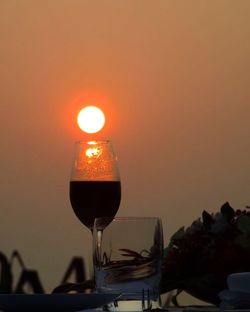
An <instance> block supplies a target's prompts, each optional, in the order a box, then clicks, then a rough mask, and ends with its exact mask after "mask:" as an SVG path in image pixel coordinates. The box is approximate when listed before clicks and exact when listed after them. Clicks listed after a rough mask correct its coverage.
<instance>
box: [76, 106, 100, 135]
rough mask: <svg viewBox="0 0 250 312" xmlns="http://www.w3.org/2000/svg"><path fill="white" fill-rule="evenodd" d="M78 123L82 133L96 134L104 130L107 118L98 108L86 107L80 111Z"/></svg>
mask: <svg viewBox="0 0 250 312" xmlns="http://www.w3.org/2000/svg"><path fill="white" fill-rule="evenodd" d="M77 123H78V126H79V127H80V129H81V130H82V131H84V132H87V133H96V132H98V131H100V130H101V129H102V128H103V126H104V123H105V116H104V113H103V111H102V110H101V109H100V108H98V107H96V106H86V107H84V108H83V109H81V110H80V112H79V114H78V116H77Z"/></svg>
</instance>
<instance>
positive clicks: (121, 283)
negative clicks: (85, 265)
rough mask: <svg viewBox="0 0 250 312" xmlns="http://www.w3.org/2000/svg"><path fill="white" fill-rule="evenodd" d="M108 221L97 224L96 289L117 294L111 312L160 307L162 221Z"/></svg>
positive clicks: (140, 219) (150, 219)
mask: <svg viewBox="0 0 250 312" xmlns="http://www.w3.org/2000/svg"><path fill="white" fill-rule="evenodd" d="M106 224H107V221H106V219H105V218H97V219H96V220H95V224H94V231H93V243H94V255H93V258H94V269H95V283H96V290H97V291H98V292H101V293H108V292H113V291H118V292H120V293H121V296H120V297H119V298H118V299H117V300H116V301H115V302H113V303H111V304H109V305H108V306H106V308H107V309H108V310H110V311H142V310H145V309H150V308H159V307H160V293H159V285H160V279H161V263H162V255H163V233H162V224H161V220H160V219H159V218H155V217H152V218H131V217H127V218H114V219H113V221H112V222H111V223H110V224H109V225H108V226H107V227H106Z"/></svg>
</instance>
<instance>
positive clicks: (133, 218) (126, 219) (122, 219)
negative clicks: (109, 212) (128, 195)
mask: <svg viewBox="0 0 250 312" xmlns="http://www.w3.org/2000/svg"><path fill="white" fill-rule="evenodd" d="M107 219H109V220H112V222H113V221H138V220H139V221H140V220H159V221H161V218H160V217H114V218H112V217H97V218H95V222H96V220H107Z"/></svg>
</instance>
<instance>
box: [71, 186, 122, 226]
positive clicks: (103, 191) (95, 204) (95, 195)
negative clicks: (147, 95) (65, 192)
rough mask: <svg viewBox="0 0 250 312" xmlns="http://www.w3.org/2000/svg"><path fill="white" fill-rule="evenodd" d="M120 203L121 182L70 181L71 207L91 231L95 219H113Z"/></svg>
mask: <svg viewBox="0 0 250 312" xmlns="http://www.w3.org/2000/svg"><path fill="white" fill-rule="evenodd" d="M120 201H121V183H120V181H70V202H71V206H72V208H73V210H74V212H75V214H76V216H77V217H78V219H79V220H80V221H81V222H82V223H83V224H84V225H86V226H87V227H88V228H89V229H91V230H92V229H93V225H94V221H95V218H98V217H111V218H113V217H114V216H115V214H116V213H117V211H118V208H119V205H120Z"/></svg>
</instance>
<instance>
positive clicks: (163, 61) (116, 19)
mask: <svg viewBox="0 0 250 312" xmlns="http://www.w3.org/2000/svg"><path fill="white" fill-rule="evenodd" d="M0 38H1V49H0V59H1V62H0V63H1V64H0V82H1V84H0V99H1V105H0V119H1V120H0V122H1V130H2V136H1V154H0V159H1V161H0V164H1V177H2V185H1V192H0V194H1V203H2V208H1V230H0V231H1V232H0V233H1V234H2V235H1V237H2V241H1V246H2V247H1V249H2V250H3V251H5V252H6V253H7V254H9V253H10V252H11V251H12V250H13V249H14V248H18V249H20V251H21V252H22V253H23V255H24V257H25V259H26V262H27V264H28V265H30V266H33V267H36V268H39V270H41V274H43V275H44V276H45V275H46V272H47V271H48V270H49V268H50V269H51V268H52V267H54V263H51V262H50V261H51V260H49V259H48V254H50V253H52V254H55V248H56V254H57V257H58V259H60V261H59V264H58V266H57V271H56V273H55V274H57V275H58V278H57V279H59V276H61V275H62V271H63V270H64V268H65V266H66V264H67V263H68V261H69V260H68V259H70V258H71V255H73V254H80V255H83V256H85V257H86V258H87V260H91V255H90V248H91V247H90V233H89V232H88V231H87V229H85V228H83V227H82V226H81V224H80V222H79V221H78V220H77V219H76V218H75V216H74V214H73V212H72V210H71V207H70V204H69V200H68V180H69V172H70V166H71V160H72V153H73V144H74V141H76V140H79V139H89V138H90V136H89V135H86V134H84V133H82V132H81V131H80V129H79V128H78V126H77V124H76V116H77V113H78V112H79V110H80V108H81V107H83V106H85V105H88V104H91V105H97V106H100V108H102V109H103V111H104V112H105V114H106V125H105V127H104V129H103V130H102V131H101V132H100V133H99V134H98V135H97V136H96V137H95V138H106V139H111V140H112V141H113V144H114V147H115V151H116V153H117V155H118V158H119V164H120V171H121V177H122V190H123V198H122V204H121V208H120V211H119V215H123V216H125V215H126V216H128V215H138V216H140V215H145V216H151V215H158V216H160V217H162V219H163V224H164V233H165V241H166V242H167V240H168V239H169V236H170V235H171V234H172V233H173V232H174V231H175V230H176V229H177V228H178V227H180V226H181V225H188V224H190V222H191V221H192V220H194V219H195V218H197V217H199V216H200V215H201V212H202V210H203V209H207V210H208V211H211V212H212V211H217V210H218V209H219V207H220V206H221V205H222V204H223V203H224V202H225V201H229V202H230V203H231V205H232V206H234V207H235V208H241V207H243V206H244V205H246V204H248V205H249V204H250V195H249V194H250V178H249V177H250V174H249V159H250V144H249V142H250V140H249V131H250V130H249V115H250V105H249V103H250V89H249V81H250V79H249V78H250V77H249V75H250V74H249V73H250V58H249V55H250V41H249V38H250V2H249V1H248V0H239V1H234V0H221V1H200V0H189V1H186V0H182V1H181V0H180V1H168V0H167V1H166V0H157V1H149V0H143V1H142V0H138V1H116V0H109V1H61V0H53V1H49V0H42V1H40V0H39V1H35V2H34V1H33V0H11V1H1V2H0ZM91 137H92V136H91ZM31 233H32V234H31ZM58 246H60V247H58ZM46 278H47V280H46V283H47V284H48V285H49V286H48V287H51V285H52V284H53V283H55V280H53V281H51V280H49V277H46Z"/></svg>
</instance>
